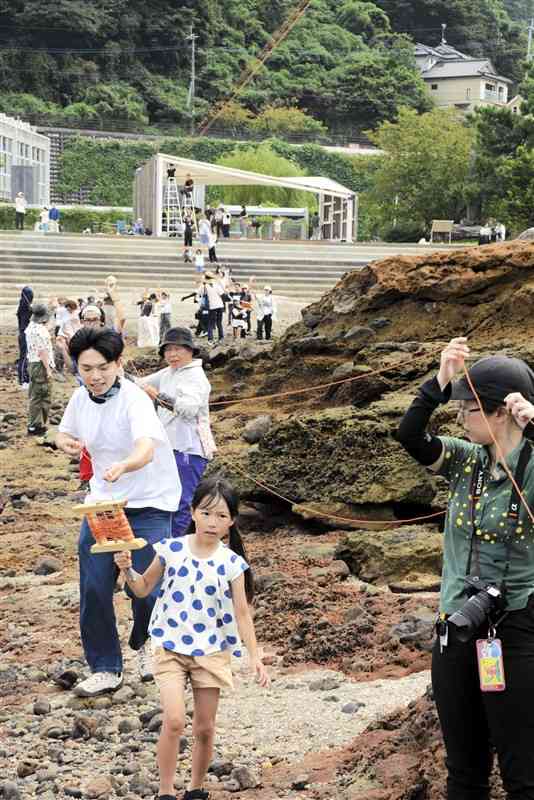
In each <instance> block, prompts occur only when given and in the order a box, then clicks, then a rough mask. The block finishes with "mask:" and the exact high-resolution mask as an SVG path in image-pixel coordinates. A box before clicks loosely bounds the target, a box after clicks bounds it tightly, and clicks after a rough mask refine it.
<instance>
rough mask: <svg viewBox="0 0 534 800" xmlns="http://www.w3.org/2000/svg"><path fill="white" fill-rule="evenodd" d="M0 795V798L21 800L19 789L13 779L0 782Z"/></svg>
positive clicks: (3, 799)
mask: <svg viewBox="0 0 534 800" xmlns="http://www.w3.org/2000/svg"><path fill="white" fill-rule="evenodd" d="M0 797H2V800H22V794H21V791H20V789H19V788H18V786H17V784H16V783H13V781H4V782H3V783H0Z"/></svg>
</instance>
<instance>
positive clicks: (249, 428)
mask: <svg viewBox="0 0 534 800" xmlns="http://www.w3.org/2000/svg"><path fill="white" fill-rule="evenodd" d="M272 421H273V418H272V417H271V416H270V414H261V415H260V416H259V417H256V418H255V419H251V420H250V422H247V424H246V425H245V427H244V429H243V433H242V436H243V439H244V440H245V441H246V442H248V443H249V444H257V442H259V441H260V440H261V439H263V437H264V436H265V434H266V433H267V432H268V431H269V428H270V427H271V425H272Z"/></svg>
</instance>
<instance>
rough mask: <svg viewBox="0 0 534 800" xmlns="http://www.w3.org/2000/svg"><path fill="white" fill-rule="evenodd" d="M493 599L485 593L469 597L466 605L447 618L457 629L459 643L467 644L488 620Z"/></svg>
mask: <svg viewBox="0 0 534 800" xmlns="http://www.w3.org/2000/svg"><path fill="white" fill-rule="evenodd" d="M492 605H493V598H492V597H491V596H490V595H489V594H488V593H487V592H480V593H479V594H476V595H474V596H473V597H470V598H469V600H468V601H467V603H465V605H464V606H462V608H461V609H460V611H456V612H455V613H454V614H452V615H451V616H450V617H449V622H450V624H451V625H454V626H455V628H456V629H457V638H458V639H459V641H460V642H468V641H469V639H471V637H472V636H473V635H474V633H475V632H476V630H477V629H478V628H479V627H480V626H481V625H482V623H483V622H484V621H485V620H486V619H487V618H488V616H489V612H490V611H491V607H492Z"/></svg>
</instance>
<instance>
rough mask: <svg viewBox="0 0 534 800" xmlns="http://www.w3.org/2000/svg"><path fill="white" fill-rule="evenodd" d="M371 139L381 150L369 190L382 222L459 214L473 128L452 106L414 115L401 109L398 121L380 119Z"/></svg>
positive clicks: (421, 221)
mask: <svg viewBox="0 0 534 800" xmlns="http://www.w3.org/2000/svg"><path fill="white" fill-rule="evenodd" d="M372 139H373V141H374V142H375V144H376V145H377V146H378V147H380V149H382V150H384V152H385V155H384V156H383V157H382V158H380V164H379V167H378V169H377V172H376V175H375V182H374V186H373V188H372V191H371V194H372V196H373V198H374V200H375V202H377V203H378V204H379V205H380V208H381V214H382V218H383V222H384V223H385V224H386V225H388V226H389V225H390V224H391V223H392V222H393V220H394V219H396V220H397V222H398V224H401V225H406V224H413V225H416V226H421V227H428V226H429V225H430V223H431V221H432V220H433V219H458V217H459V216H460V215H461V213H462V211H463V210H464V208H465V205H466V197H468V195H469V179H470V154H471V148H472V144H473V131H472V129H471V128H469V127H468V126H467V125H466V124H465V122H464V121H463V120H462V119H461V118H460V117H458V116H457V114H456V113H455V111H453V110H441V109H436V110H434V111H431V112H429V113H427V114H423V115H422V116H420V117H418V116H417V114H416V113H415V112H414V111H413V110H411V109H407V108H405V109H401V111H400V114H399V120H398V122H397V123H391V122H385V123H383V125H382V126H381V127H380V128H379V130H378V131H377V132H376V134H374V135H372Z"/></svg>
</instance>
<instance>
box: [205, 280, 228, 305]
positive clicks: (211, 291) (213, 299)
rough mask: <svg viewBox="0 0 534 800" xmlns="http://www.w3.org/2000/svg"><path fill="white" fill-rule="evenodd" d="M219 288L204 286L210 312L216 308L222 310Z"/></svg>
mask: <svg viewBox="0 0 534 800" xmlns="http://www.w3.org/2000/svg"><path fill="white" fill-rule="evenodd" d="M219 288H220V287H217V286H212V284H211V283H207V284H206V294H207V295H208V303H209V309H210V311H214V310H215V309H216V308H224V303H223V301H222V299H221V293H220V291H219Z"/></svg>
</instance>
